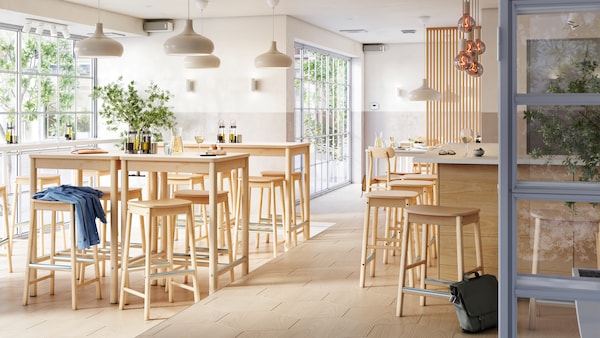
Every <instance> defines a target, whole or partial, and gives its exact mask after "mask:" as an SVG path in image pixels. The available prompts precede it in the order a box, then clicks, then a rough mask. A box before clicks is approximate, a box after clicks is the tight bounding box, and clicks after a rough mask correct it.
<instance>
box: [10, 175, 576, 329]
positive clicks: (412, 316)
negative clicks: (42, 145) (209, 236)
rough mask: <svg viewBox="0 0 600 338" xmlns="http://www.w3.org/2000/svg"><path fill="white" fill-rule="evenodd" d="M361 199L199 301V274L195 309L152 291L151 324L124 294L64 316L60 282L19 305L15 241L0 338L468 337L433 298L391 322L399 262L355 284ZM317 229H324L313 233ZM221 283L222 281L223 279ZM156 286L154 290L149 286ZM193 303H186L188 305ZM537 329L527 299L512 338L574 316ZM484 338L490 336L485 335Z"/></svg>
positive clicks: (543, 318) (330, 202)
mask: <svg viewBox="0 0 600 338" xmlns="http://www.w3.org/2000/svg"><path fill="white" fill-rule="evenodd" d="M363 207H364V200H363V199H361V198H360V187H359V186H356V185H352V186H348V187H346V188H343V189H341V190H339V191H337V192H334V193H332V194H328V195H326V196H322V197H319V198H316V199H314V200H312V203H311V211H312V212H311V217H312V219H313V221H314V222H315V223H314V225H313V228H314V230H315V232H317V231H320V230H323V229H324V228H325V227H327V226H329V225H331V226H330V227H328V228H327V229H326V230H324V231H322V232H321V233H319V234H317V235H315V236H314V237H313V238H312V239H311V240H309V241H302V243H301V244H300V245H299V246H298V247H297V248H295V249H294V250H292V251H290V252H288V253H285V254H282V255H280V256H279V257H278V258H276V259H273V260H271V257H272V256H271V250H270V247H269V246H268V245H265V244H264V243H261V247H260V248H259V249H254V246H253V245H252V246H251V248H252V252H251V273H250V274H249V275H248V276H247V277H246V278H244V279H241V280H238V281H236V282H234V283H233V284H231V285H229V286H226V287H224V288H221V289H220V290H219V291H217V292H216V293H214V294H213V295H210V296H208V295H207V292H206V290H207V288H208V286H207V279H206V278H202V276H203V275H202V272H201V274H200V277H201V278H200V280H201V283H202V294H201V297H202V300H201V301H200V302H199V303H197V304H193V305H192V302H191V295H189V294H188V293H186V292H185V291H179V292H178V293H177V294H176V299H175V300H176V301H175V303H168V302H166V296H165V294H164V293H163V292H154V295H156V297H155V298H156V299H153V305H152V306H153V307H152V310H151V316H152V317H153V318H158V319H154V320H150V321H144V320H143V319H142V307H141V306H142V303H141V300H140V299H136V297H131V304H130V305H129V308H128V309H127V310H124V311H121V310H119V309H118V306H117V305H114V304H109V302H108V288H107V287H106V283H105V285H104V295H105V297H104V299H102V300H99V301H97V300H95V299H94V288H93V287H89V288H87V289H85V290H84V291H83V292H81V294H80V300H81V301H80V302H81V304H82V305H81V307H82V308H81V309H79V310H77V311H72V310H71V308H70V293H69V288H68V283H66V277H61V281H60V282H59V283H58V286H57V294H56V295H54V296H49V295H48V294H47V292H45V290H47V289H44V288H41V289H40V295H39V296H38V297H35V298H31V304H30V305H28V306H22V305H21V296H22V288H23V282H22V280H23V266H24V257H23V255H24V252H25V247H24V244H25V243H26V242H25V241H24V240H18V241H17V244H16V247H17V253H16V257H15V262H14V264H15V270H16V271H15V272H14V273H12V274H7V273H5V272H4V271H6V266H5V259H4V258H2V257H0V262H1V263H0V269H1V270H0V290H2V291H0V302H1V304H2V307H1V308H0V309H1V310H0V327H2V328H3V329H2V333H0V336H19V337H83V336H92V337H133V336H138V335H140V336H157V337H392V336H394V337H470V336H472V335H469V334H464V333H461V331H460V328H459V325H458V321H457V318H456V314H455V313H454V309H453V307H452V306H451V305H450V304H449V303H448V301H446V300H444V299H435V298H432V299H431V300H428V303H429V304H430V305H428V306H426V307H420V306H419V305H418V297H416V296H410V295H408V296H407V298H406V300H407V305H406V308H405V317H402V318H398V317H396V316H395V313H394V312H395V300H396V292H397V257H393V258H392V261H391V263H390V264H387V265H383V264H381V263H379V265H378V267H377V268H378V276H377V277H376V278H368V279H367V287H366V288H364V289H361V288H359V287H358V271H359V269H358V267H359V265H360V263H359V262H360V241H361V236H362V221H363V218H362V215H363ZM321 227H322V228H321ZM227 281H228V280H227V277H226V276H224V277H223V282H224V283H227ZM157 290H161V289H159V287H157ZM190 305H191V306H190ZM539 311H540V315H539V318H538V329H537V330H536V331H529V330H528V329H527V317H526V316H527V303H526V302H523V303H520V304H519V337H577V336H578V331H577V322H576V317H575V310H574V309H573V308H571V307H557V306H548V305H543V306H539ZM482 335H483V336H497V330H495V329H493V330H489V331H487V332H485V333H484V334H482Z"/></svg>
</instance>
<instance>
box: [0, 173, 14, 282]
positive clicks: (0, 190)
mask: <svg viewBox="0 0 600 338" xmlns="http://www.w3.org/2000/svg"><path fill="white" fill-rule="evenodd" d="M0 196H2V217H3V218H4V233H5V234H6V238H3V239H0V245H6V254H3V255H6V260H7V262H8V272H13V268H12V248H13V234H12V232H11V231H10V227H9V225H8V205H7V204H6V186H5V185H0Z"/></svg>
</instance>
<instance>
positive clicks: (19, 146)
mask: <svg viewBox="0 0 600 338" xmlns="http://www.w3.org/2000/svg"><path fill="white" fill-rule="evenodd" d="M120 142H121V139H118V138H115V139H85V140H68V141H67V140H56V141H45V142H32V143H14V144H0V152H10V151H23V150H36V149H51V148H60V147H74V146H84V145H94V144H110V143H113V144H117V143H120Z"/></svg>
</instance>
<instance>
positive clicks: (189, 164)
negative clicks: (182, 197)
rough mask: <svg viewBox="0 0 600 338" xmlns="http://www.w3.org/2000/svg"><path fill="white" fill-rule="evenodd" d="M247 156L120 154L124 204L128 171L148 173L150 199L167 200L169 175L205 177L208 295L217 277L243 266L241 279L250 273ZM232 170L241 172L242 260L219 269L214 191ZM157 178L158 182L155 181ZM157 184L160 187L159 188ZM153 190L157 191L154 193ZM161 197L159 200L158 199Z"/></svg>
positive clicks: (214, 285)
mask: <svg viewBox="0 0 600 338" xmlns="http://www.w3.org/2000/svg"><path fill="white" fill-rule="evenodd" d="M249 156H250V155H249V154H247V153H228V154H227V155H218V156H200V154H198V152H193V153H184V154H182V155H171V156H168V155H162V154H152V155H143V154H122V155H121V156H120V159H121V185H122V189H121V190H122V196H121V199H122V200H123V201H126V200H127V197H126V192H127V188H128V187H129V174H128V173H129V171H143V172H148V173H150V187H149V192H150V195H151V196H150V198H157V197H158V198H166V197H167V191H168V189H167V173H169V172H205V173H208V190H209V201H210V203H209V206H208V210H209V211H208V212H209V220H210V224H209V230H208V241H209V245H208V255H209V258H208V259H209V262H208V269H209V284H208V285H209V288H208V292H209V294H212V293H213V292H215V291H216V290H217V286H218V277H219V275H222V274H225V273H228V272H229V271H230V270H232V269H233V268H235V267H236V266H238V265H241V266H242V276H245V275H247V274H248V271H249V265H248V263H249V260H248V257H249V250H248V239H249V235H248V220H249V208H248V162H249V161H248V159H249ZM232 170H239V171H241V178H242V182H241V185H242V198H241V201H242V241H243V247H242V257H239V258H236V259H235V260H234V261H233V262H232V263H231V264H228V265H227V266H225V267H222V268H220V269H219V268H218V264H217V263H218V256H217V255H218V253H217V236H216V234H217V203H216V200H217V190H218V185H217V184H218V179H217V177H218V174H219V173H229V172H231V171H232ZM158 176H160V180H158ZM159 184H160V186H159ZM156 187H159V189H158V190H157V189H156ZM157 194H160V196H157ZM126 220H127V210H126V208H122V210H121V223H122V224H125V223H126Z"/></svg>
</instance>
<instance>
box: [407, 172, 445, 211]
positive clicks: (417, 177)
mask: <svg viewBox="0 0 600 338" xmlns="http://www.w3.org/2000/svg"><path fill="white" fill-rule="evenodd" d="M402 179H403V180H417V181H431V182H433V186H432V187H431V189H430V193H431V203H432V204H435V205H437V204H438V202H437V200H438V197H437V196H438V193H437V182H438V176H437V175H436V174H406V175H404V176H402Z"/></svg>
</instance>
